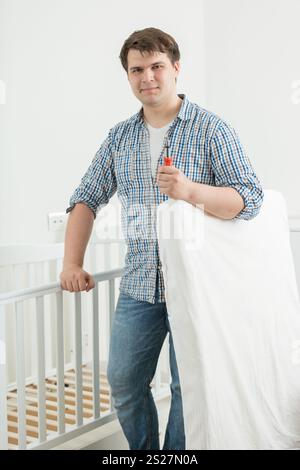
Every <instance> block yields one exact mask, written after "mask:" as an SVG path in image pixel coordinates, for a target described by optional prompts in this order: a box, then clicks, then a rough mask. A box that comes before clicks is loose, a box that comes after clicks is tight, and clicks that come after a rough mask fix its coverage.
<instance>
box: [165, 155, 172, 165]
mask: <svg viewBox="0 0 300 470" xmlns="http://www.w3.org/2000/svg"><path fill="white" fill-rule="evenodd" d="M164 162H165V166H171V165H172V163H173V162H172V157H164Z"/></svg>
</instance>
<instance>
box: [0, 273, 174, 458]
mask: <svg viewBox="0 0 300 470" xmlns="http://www.w3.org/2000/svg"><path fill="white" fill-rule="evenodd" d="M121 274H122V270H121V269H114V270H110V271H107V272H103V273H98V274H93V278H94V280H95V284H96V286H95V288H94V289H93V290H92V291H90V292H89V293H86V292H78V293H73V294H71V293H69V292H65V291H62V290H61V288H60V284H59V283H51V284H48V285H44V286H41V287H36V288H28V289H23V290H20V291H15V292H8V293H4V294H1V295H0V449H33V448H35V449H48V448H51V447H54V446H56V445H58V444H61V443H62V442H64V441H66V440H68V439H71V438H73V437H75V436H78V435H79V434H82V433H84V432H86V431H89V430H91V429H94V428H96V427H99V426H101V425H103V424H105V423H107V422H109V421H111V420H113V419H115V412H114V408H113V403H112V400H111V395H110V389H109V385H108V383H107V379H106V373H105V364H106V362H105V360H104V361H101V357H100V350H99V344H100V336H99V331H101V325H103V324H104V321H103V320H104V318H105V315H108V331H106V333H107V334H106V336H108V337H109V336H110V330H111V326H112V321H113V315H114V311H115V303H116V294H117V292H116V281H117V279H118V278H120V276H121ZM103 283H106V284H107V285H108V312H107V313H106V312H105V311H104V306H105V303H103V302H102V301H101V298H100V296H101V294H99V293H100V292H101V289H100V285H101V284H103ZM47 296H49V297H52V298H54V303H53V304H52V305H54V308H53V309H52V311H51V315H53V316H54V317H55V328H54V332H55V336H56V338H55V343H56V351H55V355H56V361H55V363H56V366H55V368H54V370H52V371H51V372H50V371H49V370H47V368H46V362H45V341H46V338H47V335H48V334H50V332H49V331H45V298H46V297H47ZM66 296H68V297H72V298H73V300H74V308H73V309H72V312H71V313H72V315H73V319H72V322H71V324H72V328H73V345H74V346H73V349H74V351H73V361H72V362H71V363H66V361H65V355H64V351H65V347H64V341H65V338H66V335H65V331H64V320H65V304H66V302H65V300H66V299H65V297H66ZM87 297H89V298H90V308H88V309H87V308H85V314H88V315H90V316H91V323H92V348H91V350H92V354H91V360H90V361H88V362H87V361H84V360H83V354H82V344H83V331H82V301H83V300H84V299H86V298H87ZM26 302H30V303H31V304H30V305H31V308H30V312H31V314H32V313H34V318H35V322H34V323H35V332H34V333H33V332H32V336H31V337H32V341H33V342H34V343H35V348H34V347H33V345H31V346H32V348H33V349H32V350H35V352H36V357H35V359H36V364H35V368H34V370H36V375H35V376H32V375H31V376H30V377H28V376H27V375H26V353H27V351H26V348H25V342H24V331H25V329H26V315H27V314H28V306H27V307H26V308H25V304H26ZM8 306H9V309H8ZM7 315H14V327H15V351H16V356H15V362H16V383H14V384H11V383H10V384H8V383H7V357H6V350H7V344H6V333H7V329H6V326H7V325H6V321H7ZM30 325H31V326H32V321H31V322H30ZM99 327H100V329H99ZM10 337H11V332H10ZM101 369H102V373H101ZM30 370H32V367H31V369H30ZM161 374H162V370H161V367H160V363H159V365H158V368H157V372H156V376H155V379H154V381H153V383H152V385H153V392H154V393H153V396H154V398H155V399H159V398H163V397H166V396H168V395H169V393H170V391H169V385H168V383H166V382H164V381H163V380H162V376H161ZM164 374H165V373H164ZM164 379H165V375H164Z"/></svg>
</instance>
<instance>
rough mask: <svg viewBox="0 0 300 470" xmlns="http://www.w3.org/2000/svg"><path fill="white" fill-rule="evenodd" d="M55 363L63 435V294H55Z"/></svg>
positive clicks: (62, 432) (59, 425) (59, 427)
mask: <svg viewBox="0 0 300 470" xmlns="http://www.w3.org/2000/svg"><path fill="white" fill-rule="evenodd" d="M56 338H57V346H56V363H57V414H58V433H59V434H64V433H65V429H66V425H65V394H64V390H65V382H64V372H65V371H64V368H65V366H64V363H65V359H64V317H63V293H62V291H60V292H57V293H56Z"/></svg>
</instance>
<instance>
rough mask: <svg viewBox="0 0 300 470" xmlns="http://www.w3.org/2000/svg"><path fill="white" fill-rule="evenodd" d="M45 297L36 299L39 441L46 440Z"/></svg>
mask: <svg viewBox="0 0 300 470" xmlns="http://www.w3.org/2000/svg"><path fill="white" fill-rule="evenodd" d="M44 319H45V318H44V297H37V298H36V328H37V369H38V409H39V441H40V442H43V441H45V440H46V437H47V433H46V401H45V393H46V388H45V322H44Z"/></svg>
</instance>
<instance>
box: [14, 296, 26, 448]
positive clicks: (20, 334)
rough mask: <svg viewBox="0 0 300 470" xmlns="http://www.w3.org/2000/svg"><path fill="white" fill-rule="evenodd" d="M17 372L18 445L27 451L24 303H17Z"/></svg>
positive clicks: (15, 305)
mask: <svg viewBox="0 0 300 470" xmlns="http://www.w3.org/2000/svg"><path fill="white" fill-rule="evenodd" d="M14 307H15V317H16V350H17V354H16V363H17V364H16V371H17V389H18V399H17V403H18V444H19V449H26V405H25V348H24V314H23V302H16V303H15V304H14Z"/></svg>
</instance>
